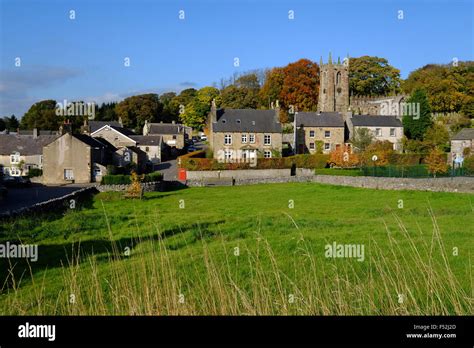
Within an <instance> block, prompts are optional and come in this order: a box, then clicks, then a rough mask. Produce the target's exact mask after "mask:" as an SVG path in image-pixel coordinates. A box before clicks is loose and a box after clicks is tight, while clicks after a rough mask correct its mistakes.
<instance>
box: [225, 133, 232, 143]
mask: <svg viewBox="0 0 474 348" xmlns="http://www.w3.org/2000/svg"><path fill="white" fill-rule="evenodd" d="M224 145H232V134H224Z"/></svg>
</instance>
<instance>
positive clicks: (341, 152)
mask: <svg viewBox="0 0 474 348" xmlns="http://www.w3.org/2000/svg"><path fill="white" fill-rule="evenodd" d="M329 163H330V164H331V165H333V166H336V167H340V168H352V167H355V166H357V165H358V164H359V155H358V154H357V153H354V152H352V151H351V148H350V146H348V145H344V146H339V147H336V149H334V150H333V151H331V153H330V154H329Z"/></svg>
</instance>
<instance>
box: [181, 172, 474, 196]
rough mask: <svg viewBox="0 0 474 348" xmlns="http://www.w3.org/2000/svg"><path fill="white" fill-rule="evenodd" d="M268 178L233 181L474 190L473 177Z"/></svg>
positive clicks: (193, 183) (197, 182)
mask: <svg viewBox="0 0 474 348" xmlns="http://www.w3.org/2000/svg"><path fill="white" fill-rule="evenodd" d="M303 174H304V173H300V175H297V176H287V177H271V178H270V177H269V178H240V179H236V180H235V182H234V185H255V184H271V183H287V182H316V183H322V184H330V185H341V186H352V187H361V188H371V189H381V190H419V191H433V192H464V193H474V177H455V178H423V179H411V178H377V177H371V176H362V177H352V176H333V175H306V176H305V175H303ZM186 185H187V186H203V183H202V181H201V180H188V181H186Z"/></svg>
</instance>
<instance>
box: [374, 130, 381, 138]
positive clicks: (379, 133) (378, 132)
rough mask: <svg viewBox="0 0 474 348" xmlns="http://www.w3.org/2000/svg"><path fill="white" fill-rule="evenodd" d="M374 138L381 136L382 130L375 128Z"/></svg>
mask: <svg viewBox="0 0 474 348" xmlns="http://www.w3.org/2000/svg"><path fill="white" fill-rule="evenodd" d="M375 136H376V137H381V136H382V128H375Z"/></svg>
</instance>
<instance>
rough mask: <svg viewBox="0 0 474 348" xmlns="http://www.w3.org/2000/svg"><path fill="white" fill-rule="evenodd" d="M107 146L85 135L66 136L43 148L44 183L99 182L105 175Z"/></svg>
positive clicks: (65, 134) (68, 134)
mask: <svg viewBox="0 0 474 348" xmlns="http://www.w3.org/2000/svg"><path fill="white" fill-rule="evenodd" d="M106 165H107V155H106V146H105V145H104V144H103V143H101V142H100V141H98V140H96V139H94V138H92V137H90V136H88V135H86V134H71V133H70V132H67V133H64V134H63V135H61V136H60V137H58V138H57V139H55V140H54V141H52V142H51V143H49V144H48V145H46V146H44V148H43V183H44V184H67V183H73V182H74V183H89V182H94V181H100V179H101V178H102V176H103V175H105V174H106V167H105V166H106Z"/></svg>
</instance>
